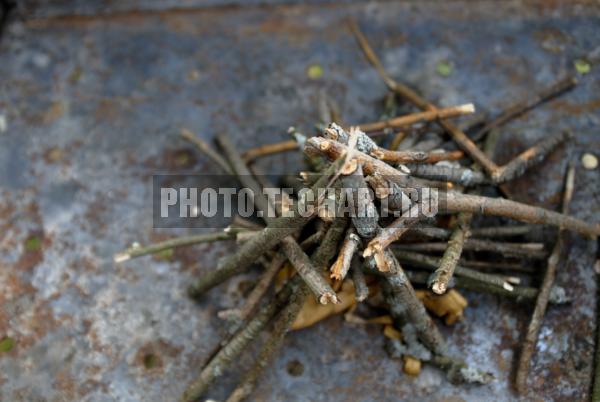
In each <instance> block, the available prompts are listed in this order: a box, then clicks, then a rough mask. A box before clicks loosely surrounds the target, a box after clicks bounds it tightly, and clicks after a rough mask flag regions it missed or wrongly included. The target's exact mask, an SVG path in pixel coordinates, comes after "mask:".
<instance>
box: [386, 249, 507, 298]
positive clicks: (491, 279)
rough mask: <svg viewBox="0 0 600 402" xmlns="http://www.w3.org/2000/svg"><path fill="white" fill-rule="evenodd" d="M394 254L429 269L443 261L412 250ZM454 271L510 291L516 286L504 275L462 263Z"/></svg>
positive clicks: (397, 251)
mask: <svg viewBox="0 0 600 402" xmlns="http://www.w3.org/2000/svg"><path fill="white" fill-rule="evenodd" d="M394 255H395V256H396V257H397V258H398V259H399V260H400V261H403V262H407V263H409V264H414V265H417V266H421V267H423V268H427V269H429V270H436V269H437V268H438V267H439V266H440V262H441V258H435V257H430V256H427V255H423V254H419V253H414V252H411V251H402V250H394ZM454 272H455V273H456V275H460V276H462V277H464V278H469V279H473V280H476V281H478V282H482V283H487V284H490V285H494V286H497V287H500V288H504V289H506V290H508V291H513V290H514V287H513V286H512V285H511V284H510V283H508V282H507V281H506V280H505V279H504V277H502V276H499V275H492V274H486V273H483V272H479V271H475V270H473V269H469V268H465V267H462V266H460V265H457V266H456V267H455V268H454Z"/></svg>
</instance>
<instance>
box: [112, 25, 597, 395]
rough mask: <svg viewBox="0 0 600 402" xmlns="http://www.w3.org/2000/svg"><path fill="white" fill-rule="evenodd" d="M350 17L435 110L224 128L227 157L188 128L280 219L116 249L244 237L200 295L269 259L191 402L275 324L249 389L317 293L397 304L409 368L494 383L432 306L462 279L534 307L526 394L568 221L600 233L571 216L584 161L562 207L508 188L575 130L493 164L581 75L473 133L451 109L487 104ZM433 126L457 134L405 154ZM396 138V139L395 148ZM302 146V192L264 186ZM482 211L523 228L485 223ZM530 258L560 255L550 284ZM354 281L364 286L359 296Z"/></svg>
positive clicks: (296, 183) (195, 288) (398, 346)
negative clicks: (460, 352)
mask: <svg viewBox="0 0 600 402" xmlns="http://www.w3.org/2000/svg"><path fill="white" fill-rule="evenodd" d="M350 25H351V29H352V31H353V32H354V34H355V36H356V37H357V39H358V43H359V45H360V47H361V49H362V50H363V52H364V54H365V56H366V58H367V60H368V61H369V62H370V63H371V64H372V65H373V66H374V67H375V68H376V69H377V71H378V72H379V74H380V76H381V77H382V78H383V80H384V82H385V83H386V84H387V86H388V87H389V89H390V91H391V93H392V96H393V97H395V98H397V99H403V100H405V101H408V102H409V103H410V104H413V105H414V106H416V107H417V108H419V109H421V110H422V111H421V112H417V113H412V114H409V115H404V116H400V117H393V118H388V119H385V120H381V121H377V122H374V123H368V124H362V125H358V126H356V127H350V128H345V126H344V125H340V124H336V123H330V124H329V125H327V127H325V128H324V129H322V131H321V132H319V133H318V134H317V135H316V136H313V137H310V138H307V137H306V136H304V135H302V134H300V133H299V132H297V131H295V130H292V134H293V137H294V139H293V140H290V141H285V142H282V143H276V144H269V145H267V146H261V147H258V148H255V149H251V150H249V151H247V152H245V153H243V154H242V153H240V152H239V151H238V149H237V148H236V147H235V146H234V144H233V143H232V142H231V140H230V139H229V138H228V137H227V136H226V135H220V136H219V137H218V138H216V140H217V143H218V145H219V147H220V148H221V150H222V151H223V152H222V154H220V153H217V152H216V151H215V150H213V149H212V147H211V146H210V145H209V144H207V143H205V142H204V141H202V140H201V139H199V138H197V137H195V136H194V135H193V134H192V133H191V132H189V131H187V130H183V131H182V136H183V137H184V138H186V139H187V140H189V141H191V142H193V143H194V144H195V145H197V147H198V149H200V150H201V151H202V152H203V153H204V154H205V155H207V156H208V157H210V158H211V159H212V160H214V161H215V163H217V164H218V165H219V166H220V167H221V168H222V169H223V170H224V171H226V172H227V173H230V174H233V175H235V176H237V177H238V179H239V181H240V184H241V185H242V186H243V187H245V188H248V189H250V190H251V191H252V192H253V194H254V203H255V205H256V207H257V209H258V210H262V211H267V210H274V211H275V212H276V214H275V216H269V215H266V216H264V217H263V220H264V222H263V223H262V224H257V223H256V222H250V221H247V220H245V219H242V218H239V217H238V218H236V219H234V222H233V223H232V225H230V226H229V227H228V228H227V229H225V230H224V231H220V232H217V233H210V234H201V235H194V236H187V237H180V238H176V239H172V240H169V241H166V242H162V243H159V244H154V245H151V246H147V247H141V246H139V245H137V246H135V247H132V248H130V249H128V250H125V251H124V252H122V253H119V254H117V255H116V256H115V260H116V261H118V262H122V261H125V260H128V259H130V258H134V257H139V256H142V255H147V254H153V253H158V252H161V251H164V250H168V249H172V248H174V247H181V246H190V245H194V244H198V243H203V242H212V241H219V240H237V241H238V243H239V248H238V249H237V251H236V252H235V253H232V254H231V255H229V256H227V257H226V258H224V259H222V260H221V261H220V262H219V263H218V266H217V267H216V268H215V269H213V270H212V271H210V272H208V273H207V274H206V275H204V276H203V277H201V278H200V279H198V280H197V281H196V282H195V283H194V284H192V285H191V286H190V289H189V294H190V296H191V297H193V298H195V299H199V298H201V297H202V296H203V295H204V294H205V293H206V292H208V291H209V290H210V289H212V288H214V287H215V286H217V285H220V284H222V283H224V282H225V281H227V280H228V279H230V278H232V277H234V276H236V275H239V274H242V273H244V272H246V271H248V270H249V269H250V268H251V267H253V266H256V265H260V266H264V271H263V272H262V273H261V274H260V277H259V279H258V280H257V282H256V284H255V286H254V288H253V289H252V291H250V293H249V295H248V296H247V298H246V300H245V302H244V303H242V304H241V305H240V306H239V307H238V308H235V309H232V310H228V311H226V312H222V313H221V314H220V315H221V316H222V317H227V318H228V321H229V322H230V324H231V328H230V332H229V333H230V335H229V336H228V337H227V338H226V339H224V340H223V341H222V342H220V343H219V345H218V347H217V349H216V350H215V351H214V353H213V354H212V355H211V356H210V358H209V359H208V361H207V362H206V364H205V365H204V367H202V368H201V370H200V373H199V375H198V376H197V378H196V379H195V380H194V381H193V382H192V383H191V384H190V385H189V387H188V388H187V390H186V391H185V393H184V395H183V397H182V400H184V401H195V400H198V399H199V398H200V397H201V396H203V395H204V394H205V393H206V391H207V390H208V388H209V386H210V385H211V384H212V383H213V382H214V381H215V380H216V379H217V378H218V377H220V376H222V375H224V374H225V373H226V372H227V369H228V368H229V367H230V366H231V365H232V363H233V362H235V361H236V360H237V358H238V357H239V356H240V354H241V353H242V352H244V351H245V350H246V349H247V348H248V346H249V345H250V344H251V343H252V342H258V338H259V336H258V335H259V334H261V333H262V332H263V331H265V330H267V329H269V335H268V339H266V340H265V341H264V343H263V345H262V348H261V349H260V352H258V356H257V357H256V361H255V363H254V365H253V366H252V367H251V368H250V369H249V370H248V371H247V373H246V374H245V375H244V376H243V378H242V379H241V381H240V383H239V385H238V387H237V388H236V389H235V390H234V391H233V392H232V393H231V394H230V396H229V398H228V399H227V400H228V401H230V402H231V401H240V400H243V399H245V398H247V397H248V396H249V395H250V394H251V392H252V391H253V389H254V388H255V386H256V384H257V381H258V379H259V378H260V375H261V373H262V372H263V371H264V369H265V367H266V366H267V364H268V363H269V361H271V360H272V359H273V356H274V355H275V353H276V352H277V350H278V349H279V348H280V347H281V345H282V343H283V340H284V337H285V335H286V333H287V332H288V331H290V330H291V329H293V328H297V327H299V326H302V324H298V321H299V320H300V318H301V316H302V315H303V310H305V309H306V308H307V305H308V304H309V303H312V304H316V305H320V306H328V305H334V306H337V305H343V306H344V308H340V309H338V310H336V311H343V310H344V309H347V308H348V307H350V306H353V305H355V304H356V303H361V302H368V301H371V302H373V303H376V302H377V301H375V300H374V299H378V300H379V303H380V304H379V305H381V306H385V308H386V309H387V310H388V311H389V315H390V316H391V321H390V324H391V325H392V326H393V329H394V331H396V333H397V334H398V336H390V337H389V338H390V339H389V340H388V344H387V346H388V351H389V352H390V354H392V356H402V357H403V358H404V361H405V364H406V365H407V366H408V365H409V363H411V362H413V363H414V362H415V361H417V362H419V364H420V362H426V363H430V364H432V365H435V366H437V367H439V368H440V369H442V370H444V371H445V372H446V375H447V378H448V379H449V381H451V382H452V383H479V384H485V383H487V382H489V381H490V380H491V379H492V378H493V377H492V375H491V374H490V373H487V372H484V371H481V370H478V369H477V368H474V367H470V366H468V365H467V364H466V363H465V362H464V360H463V359H461V358H460V357H458V356H453V355H451V354H450V353H449V352H448V348H447V345H446V341H445V340H444V339H443V337H442V335H441V333H440V331H439V329H438V327H437V324H436V322H435V321H434V319H432V317H431V316H430V312H431V313H433V314H438V312H436V308H431V306H430V305H431V303H430V302H431V301H432V300H434V301H435V300H444V299H442V298H443V297H444V296H446V295H448V294H449V292H452V291H454V289H453V288H460V289H466V290H470V291H476V292H486V293H492V294H496V295H500V296H504V297H510V298H514V299H516V300H518V301H521V302H530V303H531V304H533V305H534V312H533V316H532V320H531V323H530V325H529V328H528V331H527V334H526V336H525V342H524V346H523V349H522V352H521V358H520V360H519V365H518V372H517V375H516V378H517V380H516V388H517V390H518V391H523V390H524V389H525V386H526V379H527V373H528V371H529V363H530V360H531V355H532V353H533V350H534V346H535V342H536V340H537V336H538V332H539V328H540V323H541V320H542V318H543V315H544V312H545V310H546V307H547V305H548V304H549V303H550V304H560V303H565V302H566V300H567V299H566V297H565V292H564V291H563V290H562V288H560V287H558V286H556V285H554V277H555V273H556V269H557V267H558V265H559V259H560V258H559V257H560V253H561V248H562V240H561V236H560V231H562V230H570V231H573V232H577V233H579V234H581V235H584V236H588V237H596V236H598V234H600V225H598V224H592V223H589V222H584V221H581V220H579V219H576V218H574V217H571V216H568V215H567V214H566V213H567V210H568V205H569V201H570V199H571V197H572V193H573V188H574V184H573V183H574V168H573V167H572V166H570V167H569V169H568V172H567V174H566V179H565V189H564V197H563V204H562V211H561V212H560V213H559V212H554V211H551V210H547V209H543V208H540V207H536V206H531V205H527V204H524V203H520V202H517V201H513V200H511V199H509V197H510V193H509V191H508V189H506V188H503V186H504V183H506V182H508V181H510V180H513V179H515V178H517V177H519V176H520V175H522V174H523V173H524V172H526V171H527V169H529V168H530V167H532V166H534V165H536V164H537V163H538V162H540V161H541V160H542V159H543V158H544V157H545V156H546V155H547V154H548V153H550V152H551V151H552V150H554V149H555V148H556V147H557V146H558V145H560V144H561V143H563V142H565V141H566V140H568V139H569V138H571V134H570V133H568V132H560V133H557V134H555V135H550V136H548V137H546V138H545V139H544V140H543V141H542V142H541V143H539V144H536V145H534V146H533V147H532V148H530V149H528V150H526V151H524V152H523V153H521V154H520V155H518V156H516V157H515V158H514V159H513V160H512V161H511V162H509V163H508V164H506V165H504V166H498V165H496V164H495V163H494V162H493V160H492V158H493V149H494V143H495V141H496V139H497V133H498V131H497V130H495V129H496V128H498V127H500V126H501V125H503V124H505V123H506V122H507V121H509V120H510V119H511V118H513V117H515V116H518V115H521V114H523V113H525V112H527V111H528V110H529V109H531V108H533V107H534V106H536V105H538V104H541V103H542V102H544V101H546V100H548V99H550V98H552V97H554V96H556V95H558V94H560V93H562V92H564V91H566V90H568V89H570V88H571V87H573V86H574V85H575V80H574V79H573V78H568V79H565V80H561V81H559V82H558V83H557V84H555V85H553V86H552V87H551V88H549V89H547V90H544V91H542V92H540V93H539V94H538V95H536V96H535V97H534V99H530V100H526V101H523V102H520V103H519V104H516V105H512V106H511V107H509V108H508V109H506V110H505V111H504V112H502V113H500V114H499V116H498V117H496V118H495V119H492V120H490V121H488V122H484V123H483V124H478V125H476V126H474V127H475V129H469V130H466V129H463V128H459V127H458V126H457V125H455V124H453V123H451V122H450V121H449V120H448V119H450V118H453V117H457V116H461V115H465V114H470V113H473V112H474V107H473V106H472V105H470V104H469V105H462V106H458V107H451V108H438V107H436V106H435V105H433V104H431V103H429V102H428V101H426V100H425V99H423V98H422V97H421V96H420V95H418V94H417V93H416V92H414V91H413V90H411V89H410V88H408V87H406V86H405V85H403V84H401V83H399V82H397V81H395V80H394V79H392V78H391V77H390V76H389V75H388V74H387V73H386V71H385V70H384V69H383V66H382V64H381V63H380V61H379V59H378V58H377V57H376V55H375V53H374V52H373V50H372V49H371V47H370V46H369V44H368V43H367V41H366V39H365V37H364V35H363V34H362V33H361V32H360V31H359V30H358V27H357V26H356V24H354V23H351V24H350ZM424 124H425V125H430V126H433V125H436V126H438V127H440V128H441V129H442V130H441V131H440V132H439V138H440V139H441V141H443V138H444V136H445V135H449V136H450V138H451V139H452V140H453V143H450V142H446V143H443V142H442V143H441V144H440V143H439V142H438V143H437V145H436V148H435V149H429V150H423V149H422V147H421V146H419V145H423V144H419V143H418V142H417V143H416V145H414V146H413V147H412V148H410V149H405V150H398V147H399V146H400V145H401V144H402V142H403V140H404V139H405V138H406V137H407V133H410V132H411V130H414V129H415V125H424ZM378 132H383V133H392V134H394V135H393V136H392V138H391V141H390V139H389V138H387V137H386V136H385V135H375V134H377V133H378ZM386 141H387V143H388V144H390V145H389V146H387V147H384V146H382V143H386ZM480 141H483V146H482V147H481V148H480V146H479V145H478V142H480ZM455 145H456V146H457V148H458V149H457V148H456V147H454V146H455ZM440 147H441V148H440ZM298 149H300V150H301V151H302V152H303V153H304V154H305V156H306V161H307V163H308V166H309V170H306V171H302V172H300V174H299V175H296V176H295V177H294V178H292V179H291V180H289V179H288V183H290V186H291V187H297V188H301V191H297V195H298V196H297V198H293V197H290V198H287V199H286V200H285V202H284V201H283V200H280V201H279V202H273V200H272V199H270V198H269V197H267V196H265V195H264V194H265V191H264V187H269V186H270V184H269V183H265V179H264V177H262V176H261V175H258V174H257V171H256V168H255V166H254V165H253V162H254V160H256V159H257V158H260V157H262V156H265V155H271V154H274V153H278V152H287V151H291V150H298ZM222 155H224V157H223V156H222ZM469 160H470V162H469ZM483 187H486V188H495V189H497V190H498V191H499V192H500V193H502V194H504V195H505V197H486V196H483V195H481V189H482V188H483ZM322 190H329V191H322ZM359 190H365V191H359ZM364 194H366V196H365V195H364ZM507 195H508V196H507ZM434 204H435V205H434ZM301 211H302V212H303V213H301ZM476 214H481V215H490V216H497V217H502V218H508V219H512V220H515V221H519V222H522V223H523V224H519V225H509V226H486V227H473V225H472V224H473V223H474V219H473V217H474V215H476ZM534 224H539V225H549V226H554V227H556V228H557V239H558V240H557V241H556V243H555V246H554V248H553V249H552V251H551V252H550V253H548V251H547V250H546V249H545V247H544V244H543V243H534V242H519V241H514V239H523V238H524V237H526V236H527V235H528V234H529V233H530V232H531V231H532V229H533V228H534ZM507 239H508V240H513V241H506V240H507ZM481 253H487V254H488V255H489V254H496V255H502V256H505V257H507V258H508V260H509V261H508V262H507V261H503V262H498V261H497V259H496V261H495V262H489V261H482V260H473V259H466V258H465V254H469V255H481ZM432 255H433V256H432ZM435 255H438V257H436V256H435ZM523 259H526V260H531V259H536V260H547V264H546V271H545V274H544V277H543V280H542V282H541V285H540V286H539V287H532V286H525V285H522V284H521V283H520V278H519V277H518V276H514V275H513V276H511V275H508V274H507V272H516V273H518V274H524V275H528V274H529V275H531V274H534V273H535V272H534V271H533V270H532V269H531V268H530V265H529V264H527V265H525V264H521V263H520V261H521V260H523ZM515 261H516V262H515ZM282 273H285V275H282ZM346 285H348V286H346ZM272 288H273V289H272ZM415 288H417V290H415ZM347 289H352V291H351V292H350V293H348V291H347ZM342 290H344V292H342ZM342 294H343V296H342ZM434 304H435V303H434ZM442 304H443V302H442ZM459 304H460V303H459ZM463 306H464V305H463ZM426 307H427V308H426ZM438 307H439V303H438ZM446 307H448V306H446ZM446 307H444V306H441V310H442V314H445V312H447V311H446V310H448V309H449V308H450V309H451V307H448V308H446ZM428 309H429V310H430V312H428ZM438 310H440V309H438ZM310 311H312V310H310ZM455 313H456V311H455ZM442 314H438V315H442ZM457 314H458V315H460V312H458V313H457ZM309 321H310V317H309ZM446 321H447V322H448V319H447V320H446Z"/></svg>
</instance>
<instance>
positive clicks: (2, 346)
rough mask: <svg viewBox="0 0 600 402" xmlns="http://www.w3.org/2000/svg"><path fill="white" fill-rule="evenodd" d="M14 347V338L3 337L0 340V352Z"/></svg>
mask: <svg viewBox="0 0 600 402" xmlns="http://www.w3.org/2000/svg"><path fill="white" fill-rule="evenodd" d="M14 347H15V340H14V339H13V338H9V337H6V338H3V339H2V340H1V341H0V352H2V353H5V352H10V351H11V350H12V349H13V348H14Z"/></svg>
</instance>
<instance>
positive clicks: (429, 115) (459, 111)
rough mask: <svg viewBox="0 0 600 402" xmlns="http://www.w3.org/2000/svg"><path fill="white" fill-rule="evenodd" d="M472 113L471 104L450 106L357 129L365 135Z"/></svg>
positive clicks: (472, 107)
mask: <svg viewBox="0 0 600 402" xmlns="http://www.w3.org/2000/svg"><path fill="white" fill-rule="evenodd" d="M474 112H475V106H474V105H473V104H472V103H467V104H464V105H460V106H451V107H446V108H440V109H438V110H428V111H425V112H419V113H412V114H408V115H405V116H400V117H395V118H392V119H388V120H383V121H377V122H373V123H365V124H360V125H359V126H358V128H360V129H361V130H362V131H364V132H365V133H368V132H371V131H381V130H385V129H386V128H403V127H406V126H410V125H412V124H415V123H419V122H426V121H432V120H437V119H445V118H450V117H457V116H462V115H465V114H471V113H474Z"/></svg>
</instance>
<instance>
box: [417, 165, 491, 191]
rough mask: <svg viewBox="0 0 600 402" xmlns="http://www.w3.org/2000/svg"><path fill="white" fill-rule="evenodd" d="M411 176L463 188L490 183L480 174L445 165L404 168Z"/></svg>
mask: <svg viewBox="0 0 600 402" xmlns="http://www.w3.org/2000/svg"><path fill="white" fill-rule="evenodd" d="M406 167H407V168H408V170H410V174H411V176H415V177H421V178H424V179H429V180H439V181H449V182H451V183H454V184H459V185H461V186H465V187H471V186H477V185H482V184H491V183H492V181H491V180H490V179H489V178H488V177H487V176H486V175H485V174H483V173H482V172H478V171H476V170H473V169H469V168H466V167H458V166H457V167H454V166H446V165H441V164H440V165H423V164H418V163H413V164H410V165H407V166H406Z"/></svg>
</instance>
